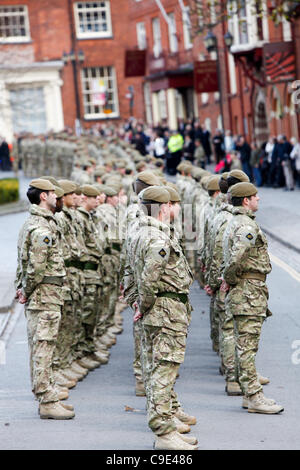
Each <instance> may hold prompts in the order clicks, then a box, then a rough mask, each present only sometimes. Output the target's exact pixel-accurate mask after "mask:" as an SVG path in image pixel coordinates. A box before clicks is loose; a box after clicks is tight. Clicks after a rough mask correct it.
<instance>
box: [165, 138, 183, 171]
mask: <svg viewBox="0 0 300 470" xmlns="http://www.w3.org/2000/svg"><path fill="white" fill-rule="evenodd" d="M183 144H184V139H183V137H182V135H181V134H180V133H179V132H178V131H172V133H171V137H170V138H169V140H168V150H169V155H168V158H167V171H168V173H169V175H175V174H176V167H177V166H178V165H179V163H180V161H181V157H182V148H183Z"/></svg>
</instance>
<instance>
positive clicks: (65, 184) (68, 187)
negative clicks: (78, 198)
mask: <svg viewBox="0 0 300 470" xmlns="http://www.w3.org/2000/svg"><path fill="white" fill-rule="evenodd" d="M58 182H59V185H60V187H61V188H62V189H63V190H64V193H65V194H70V193H74V192H75V190H76V184H75V183H73V181H70V180H58Z"/></svg>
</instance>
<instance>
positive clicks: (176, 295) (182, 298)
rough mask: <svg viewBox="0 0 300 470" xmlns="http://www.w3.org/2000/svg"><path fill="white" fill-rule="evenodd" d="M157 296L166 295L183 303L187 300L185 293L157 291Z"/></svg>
mask: <svg viewBox="0 0 300 470" xmlns="http://www.w3.org/2000/svg"><path fill="white" fill-rule="evenodd" d="M157 297H168V298H169V299H177V300H180V302H182V303H183V304H186V303H187V302H188V300H189V298H188V295H187V294H180V293H177V292H159V293H158V294H157Z"/></svg>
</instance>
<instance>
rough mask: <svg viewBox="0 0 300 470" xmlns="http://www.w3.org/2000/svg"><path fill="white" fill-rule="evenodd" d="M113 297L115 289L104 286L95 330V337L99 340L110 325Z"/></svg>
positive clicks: (112, 313)
mask: <svg viewBox="0 0 300 470" xmlns="http://www.w3.org/2000/svg"><path fill="white" fill-rule="evenodd" d="M114 296H115V288H114V287H113V288H112V286H110V285H104V286H103V288H102V295H101V309H100V310H99V311H98V316H97V323H96V328H95V337H96V338H100V337H101V336H103V335H104V334H105V333H106V331H107V329H108V327H109V325H111V322H112V318H113V316H114V313H115V309H114V303H113V299H114Z"/></svg>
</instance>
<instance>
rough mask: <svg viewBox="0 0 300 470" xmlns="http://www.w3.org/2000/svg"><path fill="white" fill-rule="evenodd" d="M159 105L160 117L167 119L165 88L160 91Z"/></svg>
mask: <svg viewBox="0 0 300 470" xmlns="http://www.w3.org/2000/svg"><path fill="white" fill-rule="evenodd" d="M158 107H159V116H160V119H167V117H168V111H167V98H166V92H165V90H160V91H159V92H158Z"/></svg>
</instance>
